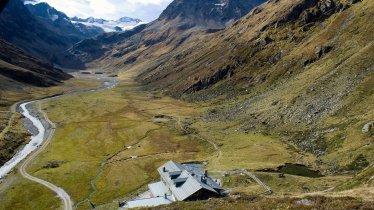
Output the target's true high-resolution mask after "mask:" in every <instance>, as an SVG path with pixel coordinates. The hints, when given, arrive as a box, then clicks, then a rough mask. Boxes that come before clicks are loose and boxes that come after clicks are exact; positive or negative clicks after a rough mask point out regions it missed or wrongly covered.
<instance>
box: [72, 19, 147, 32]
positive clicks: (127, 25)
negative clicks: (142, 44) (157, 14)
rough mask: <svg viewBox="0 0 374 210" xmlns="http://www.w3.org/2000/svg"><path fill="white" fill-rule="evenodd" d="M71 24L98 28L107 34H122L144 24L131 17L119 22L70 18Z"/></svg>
mask: <svg viewBox="0 0 374 210" xmlns="http://www.w3.org/2000/svg"><path fill="white" fill-rule="evenodd" d="M70 20H71V22H72V23H73V24H75V25H81V24H83V25H85V26H87V27H98V28H101V29H102V30H103V31H105V32H121V31H126V30H129V29H132V28H134V27H135V26H137V25H139V24H143V23H144V22H143V21H141V20H139V19H134V18H130V17H122V18H120V19H118V20H105V19H102V18H93V17H89V18H84V19H83V18H78V17H73V18H70Z"/></svg>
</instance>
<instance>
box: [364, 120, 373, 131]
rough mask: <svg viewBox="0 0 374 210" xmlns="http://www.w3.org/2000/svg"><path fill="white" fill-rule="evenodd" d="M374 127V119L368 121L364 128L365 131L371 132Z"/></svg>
mask: <svg viewBox="0 0 374 210" xmlns="http://www.w3.org/2000/svg"><path fill="white" fill-rule="evenodd" d="M373 127H374V121H371V122H368V123H366V124H365V125H364V127H363V128H362V132H363V133H369V132H370V131H371V130H372V129H373Z"/></svg>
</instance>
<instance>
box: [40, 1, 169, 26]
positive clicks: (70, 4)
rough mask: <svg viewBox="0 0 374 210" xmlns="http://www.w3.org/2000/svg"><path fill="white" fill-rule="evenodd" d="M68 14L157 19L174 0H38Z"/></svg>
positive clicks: (83, 16)
mask: <svg viewBox="0 0 374 210" xmlns="http://www.w3.org/2000/svg"><path fill="white" fill-rule="evenodd" d="M37 1H42V2H47V3H48V4H50V5H51V6H53V7H54V8H56V9H57V10H59V11H62V12H64V13H65V14H67V15H68V16H71V17H73V16H78V17H82V18H86V17H90V16H92V17H96V18H104V19H114V20H116V19H118V18H120V17H123V16H127V17H132V18H139V19H141V20H143V21H147V22H149V21H152V20H155V19H156V18H157V17H158V16H159V15H160V14H161V12H162V11H163V10H164V9H165V8H166V7H167V5H169V4H170V2H172V0H37Z"/></svg>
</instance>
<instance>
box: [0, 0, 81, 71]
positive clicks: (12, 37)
mask: <svg viewBox="0 0 374 210" xmlns="http://www.w3.org/2000/svg"><path fill="white" fill-rule="evenodd" d="M49 18H52V19H53V18H56V16H53V15H52V17H49ZM52 19H46V18H42V17H37V16H34V15H32V14H31V13H30V12H29V10H28V9H27V8H26V6H25V5H24V4H23V1H21V0H12V1H9V3H8V5H7V6H6V8H5V9H4V10H3V12H2V13H1V14H0V28H1V31H0V38H1V39H3V40H5V41H7V42H9V43H12V44H14V45H16V46H17V47H19V48H21V49H23V50H25V51H26V52H28V53H29V54H31V55H33V56H35V57H37V58H39V59H43V60H45V61H49V62H53V63H57V64H59V65H62V66H64V64H65V62H66V60H65V56H66V50H67V49H68V48H69V47H71V46H72V45H73V44H74V43H76V42H77V41H79V40H80V39H81V38H82V37H83V35H82V34H80V33H79V31H77V30H74V29H73V28H71V25H70V26H69V25H68V24H67V25H64V27H60V26H59V25H58V24H57V23H58V22H54V21H53V20H52ZM55 21H58V19H56V20H55ZM61 21H64V19H61ZM56 24H57V25H56ZM65 29H66V31H64V30H65ZM70 32H72V34H70ZM71 63H72V64H73V65H75V66H78V67H79V66H81V65H82V64H81V63H79V62H78V61H77V62H75V61H73V62H71Z"/></svg>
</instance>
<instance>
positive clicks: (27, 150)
mask: <svg viewBox="0 0 374 210" xmlns="http://www.w3.org/2000/svg"><path fill="white" fill-rule="evenodd" d="M34 102H37V101H30V102H26V103H23V104H21V105H20V108H21V114H22V115H23V116H24V117H25V118H27V119H28V120H30V121H31V123H32V124H33V126H34V127H35V128H36V129H37V131H38V134H36V135H33V136H32V137H31V141H30V142H29V143H28V144H27V145H26V146H25V147H24V148H23V149H22V150H20V151H18V152H17V154H16V155H15V156H13V158H12V159H10V160H9V161H8V162H6V163H5V164H4V165H3V166H2V167H1V168H0V179H2V178H4V177H5V176H6V175H7V174H8V173H9V172H10V171H12V169H13V168H14V167H16V166H17V164H18V163H20V162H21V161H22V160H23V159H25V158H26V157H27V156H28V155H29V154H31V153H32V152H33V151H34V150H36V149H37V148H38V147H39V146H40V145H41V144H42V143H43V141H44V136H45V131H46V129H45V127H44V126H43V124H42V122H41V120H40V119H38V118H37V117H34V116H32V115H31V113H30V111H29V110H28V109H27V108H26V106H27V105H30V104H32V103H34Z"/></svg>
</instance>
